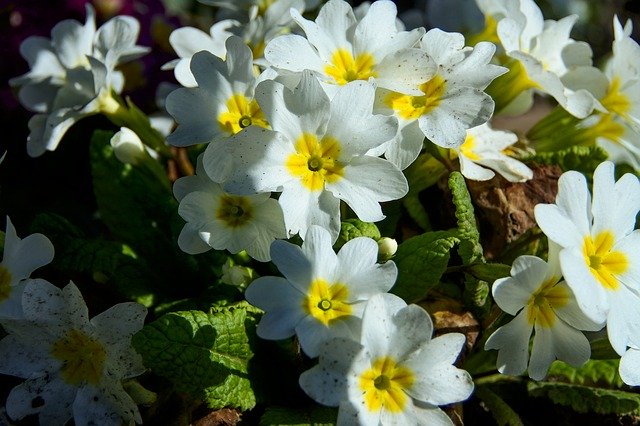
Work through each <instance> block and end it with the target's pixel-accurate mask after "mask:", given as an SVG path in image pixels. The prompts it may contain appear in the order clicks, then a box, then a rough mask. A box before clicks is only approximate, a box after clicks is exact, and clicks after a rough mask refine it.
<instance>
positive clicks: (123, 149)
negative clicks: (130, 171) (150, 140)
mask: <svg viewBox="0 0 640 426" xmlns="http://www.w3.org/2000/svg"><path fill="white" fill-rule="evenodd" d="M111 146H112V147H113V151H114V153H115V154H116V158H117V159H118V160H120V161H122V162H123V163H125V164H134V165H135V164H137V163H138V162H139V161H140V160H142V158H144V155H146V154H145V147H144V145H143V144H142V141H141V140H140V138H139V137H138V135H137V134H136V133H135V132H134V131H133V130H131V129H129V128H127V127H121V128H120V131H119V132H118V133H116V134H115V135H113V137H112V138H111Z"/></svg>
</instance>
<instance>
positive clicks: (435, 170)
mask: <svg viewBox="0 0 640 426" xmlns="http://www.w3.org/2000/svg"><path fill="white" fill-rule="evenodd" d="M446 171H447V169H446V167H445V166H444V165H443V164H442V163H441V162H440V161H438V160H436V159H435V157H433V155H431V154H428V153H425V154H422V155H420V156H419V157H418V158H417V159H416V161H414V162H413V163H412V164H411V165H410V166H409V167H407V169H406V170H405V171H404V174H405V176H406V178H407V181H408V183H409V193H408V194H407V195H406V196H405V197H404V198H403V199H402V204H403V205H404V207H405V208H406V209H407V212H408V213H409V216H411V218H412V219H413V220H414V221H415V222H416V223H417V224H418V225H419V226H420V227H421V228H422V229H424V230H425V231H428V230H431V223H430V221H429V216H428V215H427V211H426V210H425V208H424V205H423V204H422V202H421V201H420V198H419V194H420V192H421V191H423V190H425V189H427V188H429V187H430V186H431V185H433V184H435V183H436V182H437V181H438V179H440V177H441V176H442V175H443V174H444V173H445V172H446Z"/></svg>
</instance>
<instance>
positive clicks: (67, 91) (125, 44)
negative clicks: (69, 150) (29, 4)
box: [10, 4, 149, 157]
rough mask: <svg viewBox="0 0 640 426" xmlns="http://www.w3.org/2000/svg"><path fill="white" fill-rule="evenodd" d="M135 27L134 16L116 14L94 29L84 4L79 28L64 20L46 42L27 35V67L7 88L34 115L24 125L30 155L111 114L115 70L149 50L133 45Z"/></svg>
mask: <svg viewBox="0 0 640 426" xmlns="http://www.w3.org/2000/svg"><path fill="white" fill-rule="evenodd" d="M139 29H140V24H139V23H138V21H137V20H135V19H134V18H131V17H128V16H117V17H115V18H113V19H111V20H110V21H109V22H107V23H105V24H104V25H102V26H101V27H100V28H98V29H97V30H96V23H95V12H94V10H93V8H92V7H91V5H89V4H87V19H86V22H85V24H84V25H82V24H80V23H79V22H77V21H75V20H71V19H69V20H65V21H62V22H60V23H58V24H57V25H56V26H55V27H54V28H53V30H51V39H46V38H44V37H29V38H27V39H26V40H25V41H24V42H23V43H22V45H21V46H20V52H21V53H22V56H23V57H24V58H25V59H26V60H27V61H28V62H29V66H30V67H31V69H30V70H29V72H27V73H26V74H24V75H21V76H19V77H16V78H13V79H11V80H10V84H11V85H12V86H19V87H20V91H19V97H20V102H21V103H22V105H24V107H25V108H27V109H29V110H31V111H34V112H36V113H37V114H36V115H34V116H33V117H32V118H31V120H30V121H29V130H30V134H29V139H28V142H27V151H28V152H29V155H31V156H33V157H36V156H39V155H42V154H43V153H44V152H46V151H47V150H49V151H53V150H55V149H56V147H57V146H58V144H59V143H60V140H61V139H62V137H63V136H64V134H65V133H66V131H67V130H68V129H69V128H70V127H71V126H72V125H73V124H74V123H75V122H77V121H78V120H80V119H81V118H83V117H86V116H89V115H92V114H97V113H99V112H104V113H110V112H114V108H117V106H115V105H114V103H115V101H114V100H113V98H112V92H115V93H120V92H121V91H122V88H123V86H124V76H123V74H122V72H121V71H119V70H117V69H116V67H117V66H118V65H120V64H122V63H124V62H127V61H130V60H132V59H135V58H137V57H139V56H141V55H143V54H145V53H147V52H148V50H149V49H148V48H146V47H142V46H137V45H136V44H135V43H136V39H137V38H138V32H139Z"/></svg>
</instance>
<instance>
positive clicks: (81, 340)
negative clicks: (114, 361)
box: [51, 330, 107, 386]
mask: <svg viewBox="0 0 640 426" xmlns="http://www.w3.org/2000/svg"><path fill="white" fill-rule="evenodd" d="M51 354H52V355H53V357H54V358H56V359H58V360H60V361H62V368H61V370H60V372H61V376H62V378H63V379H64V381H65V382H67V383H69V384H70V385H73V386H78V385H80V384H82V383H88V384H90V385H97V384H98V383H100V379H101V377H102V375H103V369H104V362H105V360H106V358H107V352H106V351H105V348H104V346H103V345H102V343H100V342H98V341H96V340H95V339H93V338H92V337H90V336H87V335H86V334H85V333H84V332H82V331H79V330H71V331H69V333H67V335H66V336H65V337H63V338H62V339H60V340H58V341H57V342H55V343H54V344H53V348H52V350H51Z"/></svg>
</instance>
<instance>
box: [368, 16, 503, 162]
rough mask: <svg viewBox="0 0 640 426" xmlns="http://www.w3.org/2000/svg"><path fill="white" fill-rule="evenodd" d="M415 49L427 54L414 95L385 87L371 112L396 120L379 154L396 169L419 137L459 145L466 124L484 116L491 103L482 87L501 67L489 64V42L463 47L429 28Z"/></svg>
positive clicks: (418, 145)
mask: <svg viewBox="0 0 640 426" xmlns="http://www.w3.org/2000/svg"><path fill="white" fill-rule="evenodd" d="M420 48H421V49H422V50H423V51H424V52H426V53H427V54H428V56H429V58H431V63H430V66H429V67H426V68H425V69H423V70H420V71H419V73H420V75H421V76H422V81H421V83H420V84H419V85H417V86H416V88H418V89H419V91H420V95H419V96H414V95H407V94H402V93H398V92H394V91H390V90H385V89H379V90H378V91H377V93H376V112H381V113H384V114H387V115H394V116H395V117H397V118H398V121H399V123H400V126H399V128H400V129H399V132H398V135H397V136H396V138H395V139H394V141H392V142H390V143H389V144H387V145H386V146H385V147H386V151H385V157H386V158H387V159H388V160H390V161H391V162H393V163H394V164H395V165H397V166H398V167H400V168H402V169H404V168H406V167H407V166H408V165H409V164H411V163H412V162H413V160H415V159H416V157H417V156H418V154H419V153H420V150H421V149H422V140H423V139H424V137H423V136H426V137H427V138H428V139H429V140H430V141H432V142H433V143H435V144H436V145H439V146H442V147H446V148H453V147H457V146H460V145H462V143H463V142H464V140H465V134H466V131H467V129H469V128H471V127H475V126H478V125H480V124H482V123H485V122H486V121H487V120H489V118H491V114H493V107H494V103H493V100H492V99H491V97H490V96H489V95H487V94H486V93H484V92H483V90H484V89H485V88H486V87H487V85H489V83H491V81H492V80H493V79H494V78H496V77H497V76H499V75H500V74H503V73H505V72H506V71H507V70H506V68H503V67H499V66H497V65H493V64H490V63H489V62H490V61H491V58H492V57H493V53H494V52H495V46H494V45H493V44H491V43H487V42H481V43H478V44H477V45H476V46H475V47H474V48H471V47H465V45H464V36H463V35H462V34H459V33H446V32H444V31H441V30H439V29H432V30H430V31H429V32H427V33H426V34H425V35H424V36H423V37H422V39H421V40H420Z"/></svg>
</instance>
